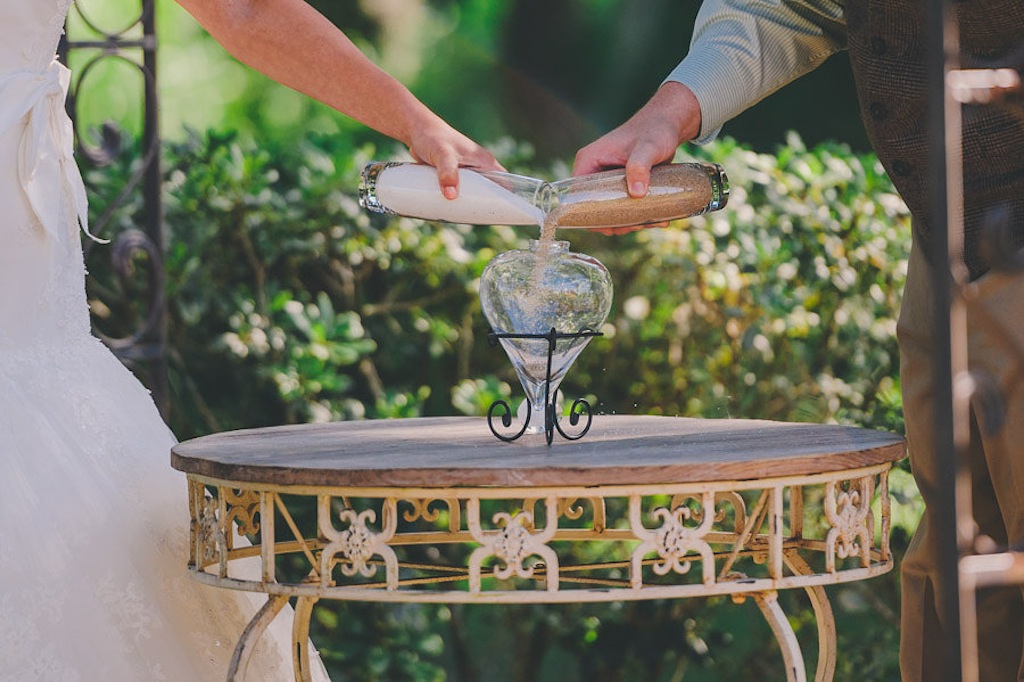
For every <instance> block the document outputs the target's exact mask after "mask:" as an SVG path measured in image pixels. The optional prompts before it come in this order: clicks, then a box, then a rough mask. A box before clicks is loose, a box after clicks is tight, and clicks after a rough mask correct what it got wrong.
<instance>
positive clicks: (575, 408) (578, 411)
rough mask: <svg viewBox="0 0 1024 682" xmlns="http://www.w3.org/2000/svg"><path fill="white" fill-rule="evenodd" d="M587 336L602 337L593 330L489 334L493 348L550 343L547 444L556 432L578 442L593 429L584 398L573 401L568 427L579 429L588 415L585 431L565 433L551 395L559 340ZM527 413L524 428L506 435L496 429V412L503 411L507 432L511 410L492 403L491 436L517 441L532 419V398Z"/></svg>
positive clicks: (503, 404) (546, 388)
mask: <svg viewBox="0 0 1024 682" xmlns="http://www.w3.org/2000/svg"><path fill="white" fill-rule="evenodd" d="M588 336H602V333H601V332H595V331H593V330H591V329H584V330H581V331H579V332H576V333H575V334H562V333H559V332H557V331H555V328H554V327H552V328H551V331H549V332H548V333H547V334H499V333H497V332H493V331H492V332H490V333H489V334H488V335H487V342H488V343H489V344H490V345H492V346H497V345H498V342H499V341H500V340H501V339H538V340H540V339H543V340H546V341H547V342H548V365H547V374H546V375H545V378H544V437H545V438H546V440H547V443H548V445H551V441H552V440H553V439H554V435H555V431H558V433H559V434H561V436H562V438H565V439H566V440H579V439H580V438H583V436H585V435H586V433H587V431H589V430H590V424H591V422H592V421H593V420H594V414H593V412H591V409H590V403H588V402H587V401H586V400H584V399H583V398H577V399H576V400H574V401H573V403H572V407H571V408H570V409H569V424H570V425H571V426H574V427H575V426H579V423H580V417H582V416H586V418H587V422H586V424H585V425H584V426H583V429H582V430H580V431H579V432H578V433H566V432H565V431H564V430H563V429H562V425H561V424H560V423H559V421H558V414H557V411H556V409H555V396H553V395H551V359H552V357H553V356H554V354H555V344H556V343H557V342H558V341H559V340H560V339H579V338H583V337H588ZM526 403H527V408H528V409H527V410H526V419H524V420H523V425H522V427H521V428H520V429H519V431H518V432H516V433H515V434H513V435H505V434H502V433H499V432H498V430H497V429H496V428H495V427H494V413H495V411H497V410H502V412H501V414H500V416H501V425H502V426H503V427H505V428H506V429H507V428H509V427H510V426H512V408H511V407H510V406H509V404H508V403H507V402H506V401H504V400H496V401H494V402H493V403H491V407H490V408H489V409H488V410H487V426H489V427H490V429H491V433H493V434H494V435H495V436H497V437H498V438H499V439H501V440H503V441H505V442H506V443H511V442H512V441H514V440H516V439H518V438H519V437H520V436H522V435H523V434H524V433H526V429H527V428H529V426H530V418H531V417H532V416H533V407H534V405H533V404H532V403H531V402H530V396H526Z"/></svg>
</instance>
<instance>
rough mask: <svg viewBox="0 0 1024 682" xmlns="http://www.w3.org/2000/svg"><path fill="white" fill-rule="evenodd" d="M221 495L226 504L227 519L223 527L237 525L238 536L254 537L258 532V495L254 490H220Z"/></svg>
mask: <svg viewBox="0 0 1024 682" xmlns="http://www.w3.org/2000/svg"><path fill="white" fill-rule="evenodd" d="M221 495H223V497H224V501H225V502H226V503H227V519H226V522H225V525H227V526H229V527H230V526H231V524H232V523H236V524H238V534H239V535H256V534H257V533H259V532H260V524H259V521H257V520H256V516H257V514H259V513H260V494H259V493H258V492H256V491H254V490H232V489H231V488H221Z"/></svg>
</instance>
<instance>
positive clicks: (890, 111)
mask: <svg viewBox="0 0 1024 682" xmlns="http://www.w3.org/2000/svg"><path fill="white" fill-rule="evenodd" d="M928 4H930V3H929V1H928V0H846V20H847V30H848V36H849V51H850V62H851V64H852V66H853V73H854V80H855V81H856V84H857V94H858V96H859V98H860V106H861V117H862V118H863V120H864V125H865V127H866V128H867V132H868V137H869V138H870V139H871V143H872V145H873V146H874V149H875V152H876V154H877V155H878V158H879V160H880V161H881V162H882V165H883V166H885V169H886V171H887V172H888V174H889V177H890V178H891V179H892V182H893V184H894V185H895V186H896V189H897V190H899V192H900V194H901V195H902V196H903V199H904V200H905V201H906V202H907V206H908V207H909V208H910V210H911V212H912V213H913V215H914V237H915V239H917V240H919V245H921V246H924V245H925V243H924V242H926V241H927V240H928V239H929V236H930V232H931V230H930V228H929V210H928V201H929V199H928V182H929V180H930V175H929V172H928V168H927V161H928V157H927V147H926V144H927V142H928V121H927V118H928V117H927V109H926V107H927V101H926V99H927V93H926V90H925V84H926V74H927V71H926V69H927V65H926V63H925V56H926V52H927V40H928V36H927V35H926V34H925V31H924V27H925V19H926V18H925V16H924V11H925V7H926V5H928ZM955 7H956V11H957V18H958V23H959V31H960V47H961V56H960V65H961V68H1000V67H1012V68H1017V69H1020V68H1021V67H1022V66H1024V0H962V1H961V2H959V3H956V4H955ZM963 127H964V135H963V159H964V242H965V248H964V254H963V255H964V260H965V262H966V263H967V267H968V270H969V271H970V274H971V278H972V279H973V278H976V277H978V276H980V275H981V274H983V273H984V272H985V271H986V270H988V269H989V268H990V267H992V266H993V265H997V264H998V259H999V258H1000V257H1005V256H1006V255H1007V254H1009V253H1012V252H1014V251H1016V250H1017V249H1020V248H1021V247H1024V99H1021V98H1016V99H1015V100H1013V101H1003V102H1002V103H999V104H990V105H985V106H982V105H968V106H965V107H964V108H963ZM920 240H924V242H923V241H920Z"/></svg>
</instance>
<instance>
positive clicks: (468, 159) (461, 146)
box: [409, 117, 505, 199]
mask: <svg viewBox="0 0 1024 682" xmlns="http://www.w3.org/2000/svg"><path fill="white" fill-rule="evenodd" d="M409 153H410V154H412V157H413V158H414V159H415V160H416V161H418V162H420V163H426V164H430V165H431V166H434V167H435V168H437V181H438V184H439V185H440V187H441V192H442V193H443V194H444V196H445V197H446V198H448V199H454V198H455V197H457V196H458V195H459V168H460V167H462V168H472V169H474V170H493V171H503V170H505V169H504V168H503V167H502V166H501V164H499V163H498V161H497V159H495V158H494V155H493V154H491V153H490V152H489V151H487V150H486V149H484V148H483V147H481V146H480V145H478V144H477V143H476V142H473V140H471V139H469V138H468V137H466V136H465V135H463V134H462V133H460V132H459V131H457V130H455V129H454V128H452V127H451V126H450V125H448V124H447V123H445V122H444V121H442V120H441V119H439V118H436V117H433V120H431V121H427V122H426V123H424V124H423V125H421V126H417V127H414V128H413V130H412V131H411V139H410V141H409Z"/></svg>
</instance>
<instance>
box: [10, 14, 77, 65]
mask: <svg viewBox="0 0 1024 682" xmlns="http://www.w3.org/2000/svg"><path fill="white" fill-rule="evenodd" d="M31 1H32V2H38V3H41V4H42V3H48V4H50V5H51V6H52V7H53V9H52V12H53V14H52V15H50V17H49V18H48V19H46V20H45V23H44V25H43V28H42V30H37V31H36V32H35V33H34V34H33V35H32V36H31V37H30V38H29V39H28V40H26V41H25V44H24V46H23V47H22V48H21V57H22V59H23V60H24V64H25V67H26V68H28V69H30V70H38V69H42V68H45V67H46V65H47V64H48V63H49V62H50V61H51V60H52V59H53V55H55V54H56V53H57V44H58V43H59V42H60V37H61V36H62V35H64V22H65V20H66V19H67V15H68V10H69V9H71V5H72V4H73V0H31Z"/></svg>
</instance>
